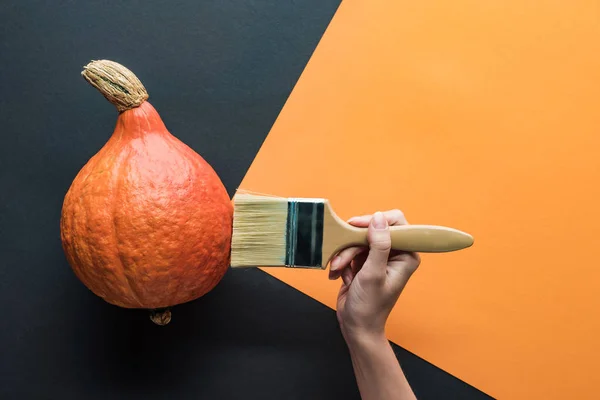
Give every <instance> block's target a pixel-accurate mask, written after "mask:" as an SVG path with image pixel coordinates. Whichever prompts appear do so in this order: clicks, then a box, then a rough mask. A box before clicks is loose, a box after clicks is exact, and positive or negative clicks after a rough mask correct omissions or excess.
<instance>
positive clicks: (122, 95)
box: [81, 60, 148, 112]
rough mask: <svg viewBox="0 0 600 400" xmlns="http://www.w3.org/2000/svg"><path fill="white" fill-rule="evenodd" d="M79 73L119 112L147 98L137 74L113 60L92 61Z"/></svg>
mask: <svg viewBox="0 0 600 400" xmlns="http://www.w3.org/2000/svg"><path fill="white" fill-rule="evenodd" d="M81 75H83V77H84V78H85V80H86V81H88V82H89V83H90V84H91V85H92V86H94V87H95V88H96V89H98V90H99V91H100V93H102V95H103V96H104V97H106V99H107V100H108V101H110V102H111V103H112V104H114V105H115V107H117V110H119V112H123V111H125V110H130V109H132V108H135V107H139V106H140V105H141V104H142V103H143V102H144V101H146V100H147V99H148V92H147V91H146V88H145V87H144V85H142V82H140V80H139V79H138V78H137V76H135V75H134V73H133V72H131V71H130V70H128V69H127V68H125V67H124V66H122V65H121V64H119V63H116V62H114V61H109V60H97V61H92V62H90V63H89V64H88V65H86V66H85V67H83V71H82V72H81Z"/></svg>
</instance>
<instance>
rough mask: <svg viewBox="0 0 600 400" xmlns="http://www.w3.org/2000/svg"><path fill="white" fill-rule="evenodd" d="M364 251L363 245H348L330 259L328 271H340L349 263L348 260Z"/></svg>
mask: <svg viewBox="0 0 600 400" xmlns="http://www.w3.org/2000/svg"><path fill="white" fill-rule="evenodd" d="M364 251H366V249H365V248H364V247H348V248H346V249H344V250H342V251H340V252H339V253H338V254H337V256H335V258H334V259H333V260H332V261H331V267H330V268H329V269H330V271H333V272H335V271H341V270H342V269H343V268H344V267H346V266H348V265H349V264H350V261H352V259H353V258H354V257H356V256H357V255H358V254H360V253H361V252H364Z"/></svg>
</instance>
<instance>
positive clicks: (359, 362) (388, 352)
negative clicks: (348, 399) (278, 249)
mask: <svg viewBox="0 0 600 400" xmlns="http://www.w3.org/2000/svg"><path fill="white" fill-rule="evenodd" d="M345 337H346V342H347V343H348V349H349V350H350V357H351V358H352V366H353V367H354V373H355V375H356V381H357V384H358V388H359V390H360V394H361V397H362V399H363V400H407V399H411V400H414V399H416V397H415V395H414V393H413V391H412V389H411V388H410V385H409V384H408V381H407V380H406V377H405V376H404V373H403V372H402V368H401V367H400V364H399V363H398V359H397V358H396V355H395V354H394V352H393V350H392V348H391V346H390V344H389V342H388V340H387V339H386V337H385V335H384V334H381V335H345Z"/></svg>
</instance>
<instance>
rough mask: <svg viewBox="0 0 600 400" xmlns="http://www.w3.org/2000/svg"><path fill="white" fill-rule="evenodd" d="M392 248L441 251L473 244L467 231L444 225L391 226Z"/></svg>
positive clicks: (459, 248)
mask: <svg viewBox="0 0 600 400" xmlns="http://www.w3.org/2000/svg"><path fill="white" fill-rule="evenodd" d="M390 234H391V237H392V248H393V249H395V250H403V251H413V252H417V253H442V252H449V251H456V250H461V249H464V248H467V247H470V246H471V245H472V244H473V237H472V236H471V235H469V234H468V233H465V232H461V231H459V230H456V229H452V228H447V227H445V226H436V225H401V226H391V227H390Z"/></svg>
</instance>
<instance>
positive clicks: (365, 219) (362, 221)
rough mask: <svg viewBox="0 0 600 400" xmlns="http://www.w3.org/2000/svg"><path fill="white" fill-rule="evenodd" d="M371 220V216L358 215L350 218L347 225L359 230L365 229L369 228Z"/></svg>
mask: <svg viewBox="0 0 600 400" xmlns="http://www.w3.org/2000/svg"><path fill="white" fill-rule="evenodd" d="M371 218H373V216H372V215H359V216H357V217H352V218H350V219H349V220H348V223H349V224H350V225H354V226H356V227H359V228H366V227H367V226H369V223H370V222H371Z"/></svg>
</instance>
